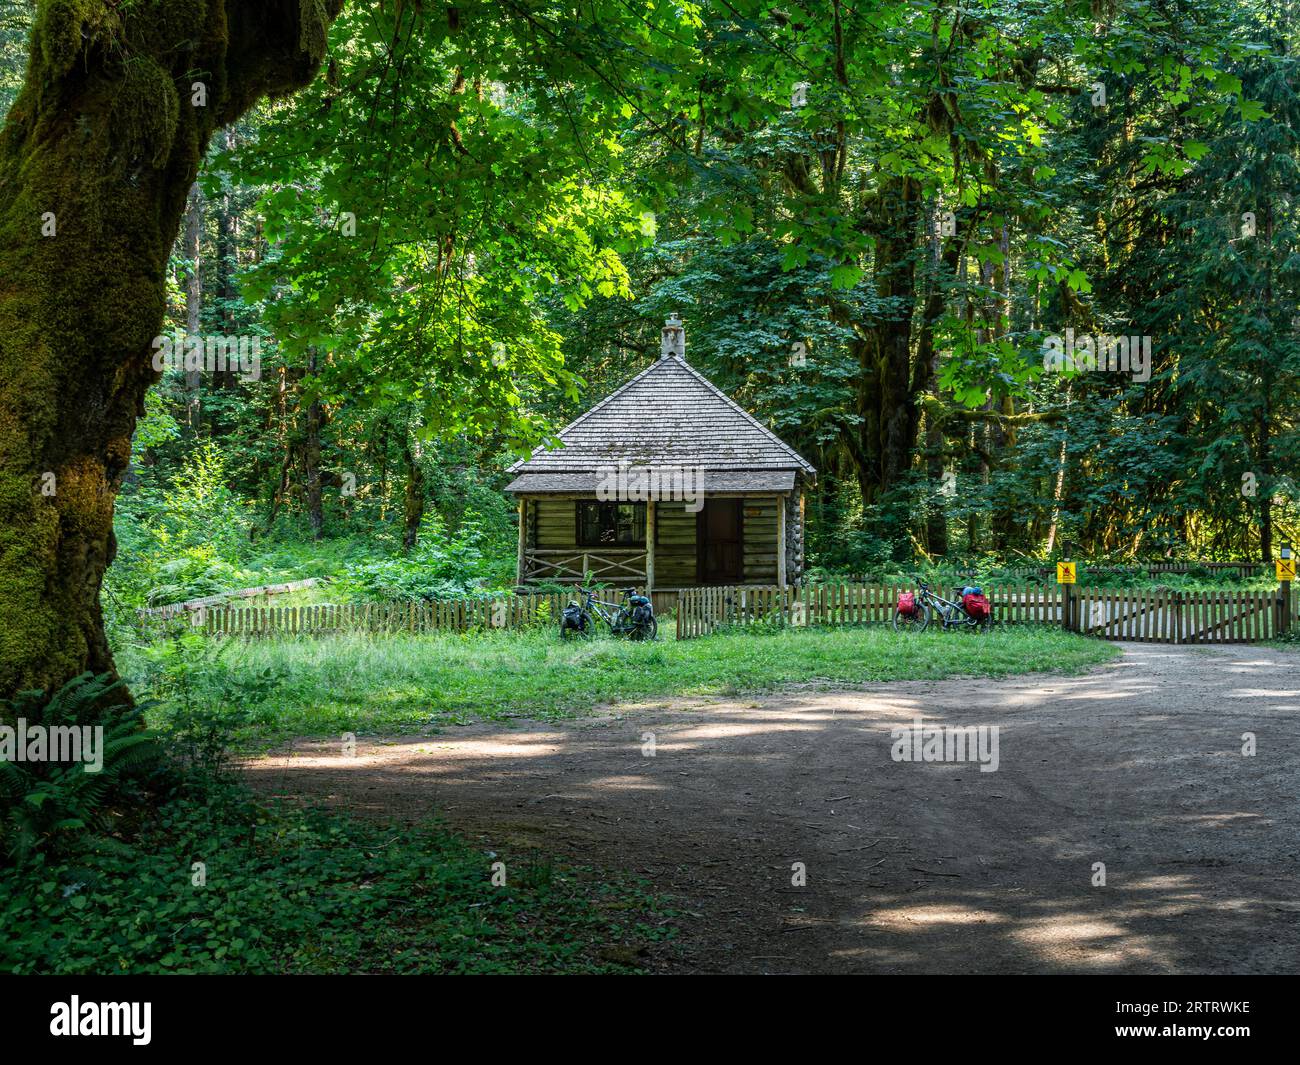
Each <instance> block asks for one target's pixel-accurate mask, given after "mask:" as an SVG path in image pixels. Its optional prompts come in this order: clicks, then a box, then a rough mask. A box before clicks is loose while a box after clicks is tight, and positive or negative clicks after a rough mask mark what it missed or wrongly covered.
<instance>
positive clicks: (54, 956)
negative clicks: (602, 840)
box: [0, 785, 672, 974]
mask: <svg viewBox="0 0 1300 1065" xmlns="http://www.w3.org/2000/svg"><path fill="white" fill-rule="evenodd" d="M110 844H111V846H110ZM195 862H202V863H204V865H205V867H206V868H205V869H204V870H203V878H202V879H203V882H202V883H196V882H195V880H196V872H195V870H194V863H195ZM496 862H503V863H504V876H505V883H504V884H503V885H499V886H498V885H494V884H493V882H492V878H493V864H494V863H496ZM670 916H671V914H670V913H669V912H668V911H665V910H663V908H662V905H661V903H660V902H659V901H658V900H657V899H656V898H655V897H654V896H652V895H650V894H649V893H648V890H647V887H646V885H645V884H643V883H642V882H639V881H633V880H631V879H629V878H621V877H610V876H604V875H600V874H597V873H595V872H593V871H592V870H589V869H583V868H574V867H571V866H566V865H561V864H558V863H553V862H551V861H549V860H547V859H539V858H537V857H535V856H530V855H513V854H511V855H507V854H496V853H492V852H488V851H485V850H483V849H482V848H481V847H476V846H474V845H472V844H470V843H468V842H467V841H465V840H463V839H462V838H460V837H457V836H455V835H452V834H450V833H448V832H447V831H446V830H445V829H443V828H441V827H440V826H438V825H437V824H436V823H426V824H421V825H415V826H412V825H406V824H397V823H388V822H384V821H371V820H366V819H362V818H355V817H352V816H350V815H348V814H327V813H323V812H319V811H301V810H292V809H287V808H279V809H276V808H268V807H266V806H264V805H261V804H259V803H257V802H254V801H252V800H251V799H250V797H249V796H248V795H247V793H246V792H243V791H242V790H241V789H239V788H237V787H233V786H230V785H217V786H214V787H211V788H209V789H206V790H204V791H203V793H202V794H192V795H190V796H188V797H183V798H175V799H172V800H171V801H170V802H166V803H164V804H163V805H162V806H161V807H160V808H159V809H158V811H157V812H156V814H155V815H154V816H153V818H152V820H151V821H150V823H149V824H148V825H147V826H146V827H145V828H144V830H143V831H142V832H140V833H139V834H138V835H136V836H135V837H134V838H133V839H132V840H131V842H130V843H123V842H121V841H118V840H109V839H103V840H100V841H99V842H98V843H97V845H96V847H95V849H94V850H93V851H91V852H88V853H84V854H81V855H78V856H76V857H75V858H62V859H58V860H55V859H48V860H47V859H45V858H44V857H42V858H40V859H38V860H35V861H29V862H27V863H25V864H23V865H22V866H20V867H19V868H16V869H7V870H5V869H0V923H3V927H4V928H5V929H6V933H5V935H4V936H3V937H0V972H3V973H17V974H84V973H97V974H113V973H212V974H227V973H532V972H562V973H605V972H634V971H637V970H639V969H640V968H642V967H643V966H644V965H645V961H644V957H645V953H646V952H647V950H648V949H649V948H650V947H651V946H652V945H653V944H654V943H655V942H657V941H661V940H665V939H669V938H671V935H672V933H671V930H670V929H669V927H668V922H667V920H666V918H667V917H670Z"/></svg>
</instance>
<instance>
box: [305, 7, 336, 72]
mask: <svg viewBox="0 0 1300 1065" xmlns="http://www.w3.org/2000/svg"><path fill="white" fill-rule="evenodd" d="M329 28H330V20H329V17H328V16H327V15H326V14H325V4H324V3H323V0H298V47H299V48H301V49H302V51H303V52H304V53H305V54H306V55H307V56H308V57H309V58H310V59H311V61H312V62H313V63H319V62H320V61H321V60H322V59H324V58H325V46H326V43H327V41H328V39H329Z"/></svg>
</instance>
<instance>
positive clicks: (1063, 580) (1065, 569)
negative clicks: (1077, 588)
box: [1056, 562, 1074, 584]
mask: <svg viewBox="0 0 1300 1065" xmlns="http://www.w3.org/2000/svg"><path fill="white" fill-rule="evenodd" d="M1056 583H1057V584H1073V583H1074V563H1073V562H1058V563H1057V564H1056Z"/></svg>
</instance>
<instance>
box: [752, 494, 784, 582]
mask: <svg viewBox="0 0 1300 1065" xmlns="http://www.w3.org/2000/svg"><path fill="white" fill-rule="evenodd" d="M776 508H777V500H776V498H767V499H764V498H761V497H760V498H749V499H746V500H745V505H744V514H745V517H744V522H745V524H744V538H745V583H746V584H775V583H776V550H777V548H776V523H777V518H776Z"/></svg>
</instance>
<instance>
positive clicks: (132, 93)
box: [110, 56, 180, 168]
mask: <svg viewBox="0 0 1300 1065" xmlns="http://www.w3.org/2000/svg"><path fill="white" fill-rule="evenodd" d="M179 112H180V97H179V95H178V94H177V92H176V86H175V85H174V84H173V83H172V79H171V76H170V75H169V74H168V73H167V71H165V70H163V68H162V67H160V66H159V65H158V64H157V63H155V62H154V61H153V60H152V59H150V58H148V57H147V56H140V57H138V58H135V59H130V60H128V61H127V63H126V69H125V70H124V72H123V76H122V81H121V86H120V88H119V89H118V93H117V97H116V99H114V101H113V111H112V117H111V119H110V133H111V135H112V137H113V141H114V143H115V144H116V145H118V146H120V149H121V152H122V154H123V156H124V157H125V158H126V159H128V160H130V161H136V160H143V161H145V162H147V163H148V164H149V165H150V166H152V167H155V168H157V167H160V166H162V165H163V164H165V163H166V162H167V158H168V156H170V155H171V151H172V142H173V140H174V139H175V136H176V120H177V118H178V117H179Z"/></svg>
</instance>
